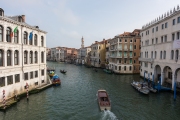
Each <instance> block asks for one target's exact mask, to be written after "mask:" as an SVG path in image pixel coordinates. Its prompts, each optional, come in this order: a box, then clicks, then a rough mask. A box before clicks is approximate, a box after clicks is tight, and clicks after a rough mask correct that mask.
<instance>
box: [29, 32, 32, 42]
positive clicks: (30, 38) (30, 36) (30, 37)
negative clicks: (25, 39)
mask: <svg viewBox="0 0 180 120" xmlns="http://www.w3.org/2000/svg"><path fill="white" fill-rule="evenodd" d="M32 37H33V32H30V34H29V40H32Z"/></svg>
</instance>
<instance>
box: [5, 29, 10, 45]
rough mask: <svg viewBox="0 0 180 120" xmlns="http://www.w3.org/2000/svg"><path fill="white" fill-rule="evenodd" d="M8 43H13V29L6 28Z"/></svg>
mask: <svg viewBox="0 0 180 120" xmlns="http://www.w3.org/2000/svg"><path fill="white" fill-rule="evenodd" d="M6 41H7V42H11V29H10V28H9V27H7V28H6Z"/></svg>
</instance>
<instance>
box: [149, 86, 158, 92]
mask: <svg viewBox="0 0 180 120" xmlns="http://www.w3.org/2000/svg"><path fill="white" fill-rule="evenodd" d="M148 89H149V90H150V91H151V92H154V93H156V92H157V90H156V89H154V88H153V87H148Z"/></svg>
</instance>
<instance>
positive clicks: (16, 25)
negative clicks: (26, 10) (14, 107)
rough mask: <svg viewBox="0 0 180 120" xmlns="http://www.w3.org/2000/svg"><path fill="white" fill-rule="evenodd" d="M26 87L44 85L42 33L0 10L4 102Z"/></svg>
mask: <svg viewBox="0 0 180 120" xmlns="http://www.w3.org/2000/svg"><path fill="white" fill-rule="evenodd" d="M32 31H33V34H32ZM26 84H28V89H29V90H31V89H34V88H36V87H39V86H42V85H44V84H47V79H46V32H45V31H43V30H40V29H39V27H38V26H30V25H28V24H27V23H26V21H25V15H19V16H13V17H12V16H11V17H7V16H4V10H3V9H0V91H3V90H5V96H6V99H8V98H10V97H12V96H14V95H15V94H21V93H24V92H26V88H25V86H26ZM0 98H3V97H2V94H0Z"/></svg>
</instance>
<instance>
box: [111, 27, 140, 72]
mask: <svg viewBox="0 0 180 120" xmlns="http://www.w3.org/2000/svg"><path fill="white" fill-rule="evenodd" d="M140 41H141V38H140V30H139V29H135V30H134V31H133V32H124V33H123V34H120V35H117V36H115V37H114V38H112V39H111V40H110V41H109V43H110V45H109V69H111V70H113V71H114V72H115V73H119V74H134V73H139V69H140V64H139V60H138V58H139V55H140Z"/></svg>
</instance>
